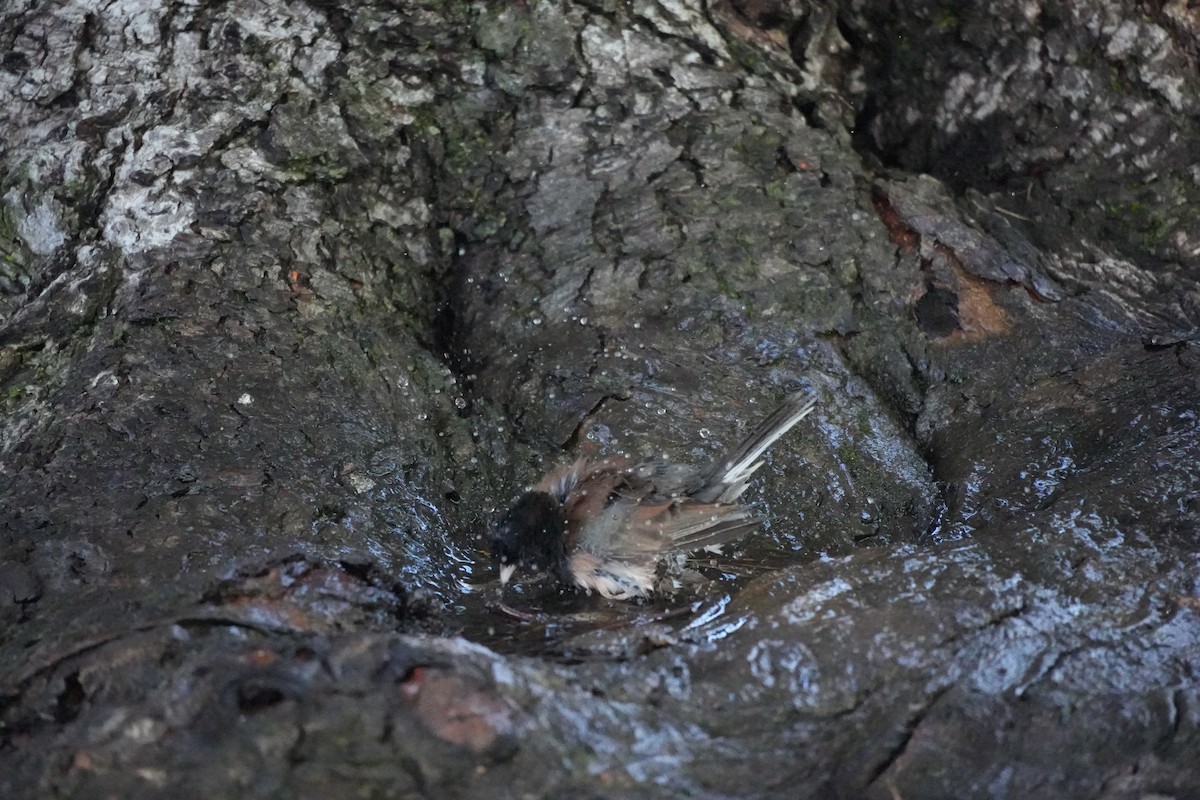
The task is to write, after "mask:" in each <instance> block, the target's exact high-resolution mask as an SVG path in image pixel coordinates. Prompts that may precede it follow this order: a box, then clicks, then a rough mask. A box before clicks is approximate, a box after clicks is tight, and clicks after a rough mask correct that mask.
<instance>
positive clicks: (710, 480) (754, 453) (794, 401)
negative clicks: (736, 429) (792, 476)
mask: <svg viewBox="0 0 1200 800" xmlns="http://www.w3.org/2000/svg"><path fill="white" fill-rule="evenodd" d="M816 404H817V400H816V398H815V397H813V396H812V395H810V394H807V393H806V392H796V393H795V394H792V395H789V396H788V398H787V399H786V400H784V401H783V404H782V405H780V406H779V408H777V409H775V411H773V412H772V413H771V414H770V416H768V417H767V418H766V419H764V420H763V421H762V422H761V423H759V425H758V427H757V428H755V429H754V430H753V431H751V432H750V434H749V435H748V436H746V438H745V439H743V440H742V442H741V443H740V444H739V445H738V446H737V447H734V448H733V449H732V450H730V451H729V453H728V454H727V455H726V456H725V457H724V458H722V459H719V460H717V461H715V462H714V463H713V465H712V466H711V467H709V469H708V471H707V472H705V473H704V476H703V478H702V483H701V488H700V489H699V491H697V492H696V493H695V494H694V495H693V496H695V497H696V498H697V499H701V500H705V501H708V502H716V503H732V502H734V501H735V500H737V499H738V497H740V496H741V494H742V492H744V491H746V484H747V482H748V481H749V480H750V476H751V475H752V474H754V471H755V470H756V469H758V468H759V467H761V466H762V462H761V461H759V460H758V459H759V458H760V457H761V456H762V454H763V453H765V452H766V451H767V448H769V447H770V446H771V445H773V444H775V442H777V441H779V438H780V437H781V436H783V435H784V434H785V433H787V432H788V431H790V430H791V429H792V428H793V427H794V426H795V425H796V423H797V422H799V421H800V420H802V419H804V418H805V417H806V416H808V415H809V413H810V412H811V411H812V410H813V408H814V407H815V406H816Z"/></svg>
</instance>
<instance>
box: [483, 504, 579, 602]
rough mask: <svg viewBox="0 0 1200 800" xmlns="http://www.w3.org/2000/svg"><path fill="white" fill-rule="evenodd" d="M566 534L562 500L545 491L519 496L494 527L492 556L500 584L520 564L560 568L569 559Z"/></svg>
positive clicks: (503, 582)
mask: <svg viewBox="0 0 1200 800" xmlns="http://www.w3.org/2000/svg"><path fill="white" fill-rule="evenodd" d="M565 535H566V525H565V522H564V520H563V508H562V504H561V503H559V502H558V501H557V500H555V499H554V498H553V497H551V496H550V495H548V494H546V493H545V492H526V493H525V494H523V495H521V496H520V497H518V498H517V502H515V503H513V506H512V508H510V509H509V510H508V511H506V512H505V513H504V516H503V517H501V518H500V521H499V522H497V523H496V525H495V527H493V528H492V556H493V557H494V558H495V559H496V562H497V563H498V564H499V565H500V583H501V584H505V583H508V581H509V579H510V578H512V575H513V572H515V571H516V569H517V567H521V568H522V569H532V570H543V569H550V570H555V571H558V570H560V569H561V568H562V567H563V565H564V563H565V559H566V555H565V550H564V547H565V544H566V543H565V541H564V537H565Z"/></svg>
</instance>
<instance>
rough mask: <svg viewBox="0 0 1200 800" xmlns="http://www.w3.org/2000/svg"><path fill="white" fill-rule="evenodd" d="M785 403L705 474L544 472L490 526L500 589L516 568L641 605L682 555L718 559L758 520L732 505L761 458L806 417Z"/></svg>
mask: <svg viewBox="0 0 1200 800" xmlns="http://www.w3.org/2000/svg"><path fill="white" fill-rule="evenodd" d="M815 405H816V399H815V398H814V397H813V396H812V395H810V394H808V393H806V392H803V391H801V392H796V393H794V394H791V395H789V396H788V397H787V398H786V399H785V400H784V401H783V403H782V404H780V406H779V408H777V409H776V410H775V411H774V412H772V413H771V414H770V415H769V416H767V418H766V419H764V420H763V421H762V422H761V423H760V424H759V425H758V426H757V427H756V428H754V430H752V431H751V432H750V433H749V434H748V435H747V436H746V437H745V439H743V440H742V441H741V443H739V444H738V445H737V446H736V447H734V448H733V449H731V450H730V451H729V452H728V453H727V454H726V455H725V456H723V457H722V458H719V459H717V460H716V461H714V462H713V463H712V464H711V465H710V466H708V467H707V468H706V469H702V470H695V469H690V468H688V467H686V466H683V465H678V464H673V463H671V462H669V461H667V460H665V459H661V458H656V459H648V460H644V461H640V462H634V461H632V460H631V459H628V458H626V457H623V456H611V457H605V458H596V459H591V458H580V459H578V460H577V461H575V462H574V463H572V464H568V465H565V466H562V467H559V468H557V469H554V470H551V471H550V472H549V473H548V474H546V475H545V477H543V478H542V479H541V480H540V481H538V482H537V484H535V485H534V486H533V487H531V488H530V489H529V490H527V491H525V492H524V493H523V494H521V495H520V496H519V497H518V498H517V499H516V501H515V502H514V503H513V504H512V506H511V507H510V508H509V509H508V510H507V511H506V512H505V513H504V514H503V515H502V516H501V517H500V519H499V520H498V521H497V522H496V523H495V525H493V526H492V529H491V532H490V539H491V542H490V544H491V551H492V556H493V558H494V560H495V561H496V563H497V564H498V566H499V572H500V585H501V587H503V586H505V585H506V584H507V583H508V582H509V581H510V580H511V579H512V577H513V574H514V573H515V572H516V570H517V569H518V568H520V569H523V570H533V571H549V572H550V573H551V574H553V575H554V576H555V577H556V578H557V579H558V580H559V581H560V582H561V583H563V584H565V585H567V586H575V587H578V588H580V589H584V590H586V591H588V592H592V591H594V592H598V593H599V594H600V595H602V596H603V597H606V598H609V599H614V600H631V599H637V598H645V597H648V596H650V595H652V594H654V593H655V592H659V591H662V590H664V589H666V588H668V587H670V586H672V585H674V583H675V578H674V577H673V575H672V573H677V572H679V571H681V570H682V566H683V563H684V560H685V559H686V556H687V554H689V553H692V552H695V551H697V550H705V549H707V550H711V551H718V550H719V548H720V546H721V545H724V544H727V543H729V542H731V541H734V540H736V539H739V538H741V537H742V536H744V535H746V534H748V533H750V532H751V531H753V530H755V529H756V528H758V526H759V525H760V524H761V521H760V520H759V519H757V518H755V517H754V516H753V515H752V514H751V512H750V510H749V509H748V508H746V507H745V506H743V505H741V504H740V503H739V502H738V499H739V498H740V497H741V496H742V493H743V492H745V491H746V487H747V486H748V485H749V481H750V476H751V475H753V474H754V472H755V470H757V469H758V468H759V467H761V466H762V464H763V462H762V461H761V460H760V458H761V456H762V455H763V453H765V452H766V451H767V449H768V448H769V447H771V445H773V444H775V442H776V441H778V440H779V438H780V437H782V436H783V435H784V434H786V433H787V432H788V431H789V430H791V429H792V428H793V427H794V426H795V425H796V423H798V422H800V420H802V419H804V418H805V417H806V416H808V414H809V413H810V412H811V411H812V410H813V408H814V407H815Z"/></svg>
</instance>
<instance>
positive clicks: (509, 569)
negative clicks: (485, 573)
mask: <svg viewBox="0 0 1200 800" xmlns="http://www.w3.org/2000/svg"><path fill="white" fill-rule="evenodd" d="M516 571H517V565H516V564H501V565H500V585H501V586H503V585H504V584H506V583H508V582H509V581H510V580H512V576H513V573H514V572H516Z"/></svg>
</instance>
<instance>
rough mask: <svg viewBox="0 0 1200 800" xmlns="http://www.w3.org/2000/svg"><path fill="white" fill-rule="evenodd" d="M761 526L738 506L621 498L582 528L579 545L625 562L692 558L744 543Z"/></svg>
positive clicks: (590, 518) (579, 528)
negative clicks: (729, 544) (698, 553)
mask: <svg viewBox="0 0 1200 800" xmlns="http://www.w3.org/2000/svg"><path fill="white" fill-rule="evenodd" d="M757 526H758V522H757V521H756V520H754V519H752V518H751V516H750V513H749V512H748V511H747V510H746V509H744V508H742V507H740V506H736V505H713V504H701V503H695V502H690V501H688V500H669V501H664V502H656V503H655V502H647V501H645V500H643V501H642V502H632V501H630V500H627V499H617V500H615V501H614V502H611V503H609V504H608V505H607V506H606V507H604V508H602V509H600V510H599V511H597V512H595V513H592V514H591V515H589V516H588V517H587V518H586V522H584V523H583V524H581V525H579V526H577V528H576V530H577V539H576V542H577V543H578V546H579V547H581V548H582V549H584V550H587V551H589V552H592V553H595V554H597V555H600V556H603V557H606V558H615V559H621V560H623V561H643V560H646V559H651V560H652V559H655V558H657V557H658V556H660V555H665V554H667V553H686V552H690V551H692V550H700V549H702V548H705V547H713V546H717V545H721V544H725V543H726V542H730V541H733V540H734V539H738V538H741V537H742V536H744V535H745V534H747V533H749V532H750V531H752V530H754V528H756V527H757Z"/></svg>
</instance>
